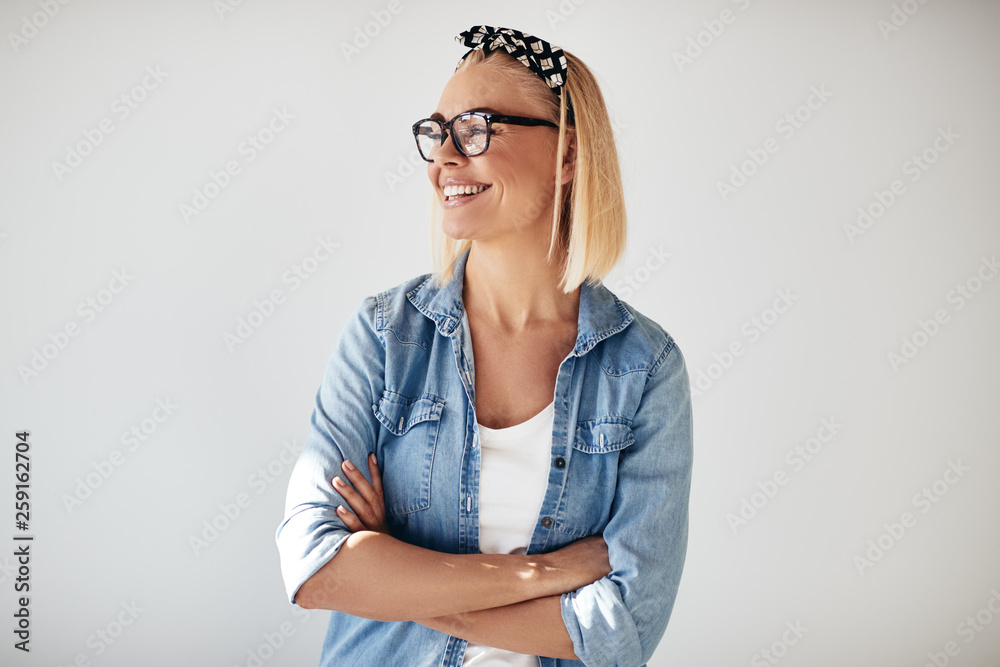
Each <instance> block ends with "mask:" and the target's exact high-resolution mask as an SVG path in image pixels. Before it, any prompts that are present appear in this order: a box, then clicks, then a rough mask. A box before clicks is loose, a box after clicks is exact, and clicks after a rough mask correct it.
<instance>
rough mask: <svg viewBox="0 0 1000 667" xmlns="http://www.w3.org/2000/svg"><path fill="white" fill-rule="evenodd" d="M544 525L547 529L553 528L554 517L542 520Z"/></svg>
mask: <svg viewBox="0 0 1000 667" xmlns="http://www.w3.org/2000/svg"><path fill="white" fill-rule="evenodd" d="M542 525H543V526H545V527H546V528H548V527H549V526H551V525H552V517H548V516H547V517H545V518H544V519H542Z"/></svg>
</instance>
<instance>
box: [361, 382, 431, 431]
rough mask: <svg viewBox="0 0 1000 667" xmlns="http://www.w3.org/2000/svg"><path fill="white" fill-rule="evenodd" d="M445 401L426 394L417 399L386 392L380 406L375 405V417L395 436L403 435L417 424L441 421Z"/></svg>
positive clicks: (373, 408) (373, 407) (379, 403)
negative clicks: (434, 420) (433, 420)
mask: <svg viewBox="0 0 1000 667" xmlns="http://www.w3.org/2000/svg"><path fill="white" fill-rule="evenodd" d="M443 407H444V401H443V400H442V399H440V398H438V397H436V396H431V395H430V394H424V395H423V396H419V397H417V398H408V397H406V396H403V395H402V394H397V393H396V392H394V391H389V390H385V391H384V392H382V398H381V399H379V402H378V405H373V406H372V410H373V411H374V412H375V417H376V418H377V419H378V420H379V421H380V422H381V423H382V425H383V426H385V427H386V428H387V429H389V431H390V432H391V433H392V434H393V435H403V434H405V433H406V432H407V431H409V430H410V429H411V428H413V426H414V425H415V424H419V423H420V422H425V421H430V420H432V419H441V409H442V408H443Z"/></svg>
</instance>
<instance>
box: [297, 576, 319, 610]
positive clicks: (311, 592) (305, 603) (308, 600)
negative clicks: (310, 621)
mask: <svg viewBox="0 0 1000 667" xmlns="http://www.w3.org/2000/svg"><path fill="white" fill-rule="evenodd" d="M315 578H316V575H315V574H314V575H313V576H312V577H310V578H309V579H306V581H305V583H304V584H302V586H300V587H299V590H298V592H296V593H295V604H297V605H299V606H300V607H302V608H303V609H319V608H320V606H319V602H318V600H317V591H316V588H317V586H316V585H315V583H314V582H313V579H315Z"/></svg>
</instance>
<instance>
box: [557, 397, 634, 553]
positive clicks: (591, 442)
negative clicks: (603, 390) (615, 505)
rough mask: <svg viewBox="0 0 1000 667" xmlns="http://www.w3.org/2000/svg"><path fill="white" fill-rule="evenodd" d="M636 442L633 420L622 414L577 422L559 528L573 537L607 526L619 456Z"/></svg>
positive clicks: (585, 534) (588, 533) (616, 477)
mask: <svg viewBox="0 0 1000 667" xmlns="http://www.w3.org/2000/svg"><path fill="white" fill-rule="evenodd" d="M634 442H635V436H634V435H633V434H632V426H631V424H630V423H629V422H628V421H627V420H625V419H623V418H621V417H614V416H608V417H601V418H599V419H592V420H588V421H581V422H577V425H576V435H575V437H574V439H573V453H572V455H571V456H570V460H569V466H568V468H567V471H566V492H565V493H564V494H563V497H562V500H561V501H560V508H559V512H558V513H557V515H556V517H557V518H556V522H555V528H556V530H558V531H559V532H562V533H565V534H567V535H571V536H573V537H586V536H588V535H594V534H597V533H599V532H601V531H602V530H604V527H605V526H606V525H607V524H608V520H609V519H610V516H611V503H612V502H613V501H614V498H615V489H616V487H617V485H618V458H619V456H620V455H621V453H622V451H623V450H625V449H626V448H628V447H629V446H631V445H632V444H633V443H634Z"/></svg>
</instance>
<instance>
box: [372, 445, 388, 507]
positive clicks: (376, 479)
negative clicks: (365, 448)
mask: <svg viewBox="0 0 1000 667" xmlns="http://www.w3.org/2000/svg"><path fill="white" fill-rule="evenodd" d="M368 474H369V475H371V478H372V488H374V489H375V495H376V496H378V499H379V500H380V501H382V503H383V504H384V503H385V494H384V493H382V473H381V472H379V469H378V459H376V458H375V455H374V454H369V455H368Z"/></svg>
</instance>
